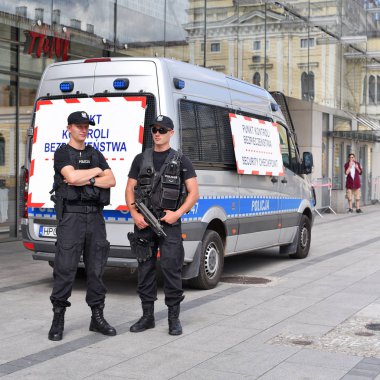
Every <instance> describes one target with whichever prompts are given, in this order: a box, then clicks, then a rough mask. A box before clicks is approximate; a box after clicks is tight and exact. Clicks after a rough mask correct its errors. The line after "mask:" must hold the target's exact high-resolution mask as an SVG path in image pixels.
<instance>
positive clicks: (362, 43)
mask: <svg viewBox="0 0 380 380" xmlns="http://www.w3.org/2000/svg"><path fill="white" fill-rule="evenodd" d="M379 20H380V1H378V0H335V1H328V0H304V1H301V0H290V1H272V0H138V1H137V0H101V1H100V0H83V1H74V0H65V1H63V0H28V1H26V0H16V1H7V0H5V1H2V2H0V53H1V54H0V109H1V113H0V241H1V240H3V241H4V240H7V239H14V238H17V237H18V234H19V223H20V209H19V204H20V200H21V197H22V196H23V194H22V191H19V190H18V189H19V185H20V178H19V174H20V171H21V168H22V165H23V163H24V160H25V142H26V136H27V134H28V128H29V126H30V123H31V119H32V116H33V103H34V100H35V95H36V91H37V88H38V83H39V80H40V77H41V74H42V72H43V70H44V69H45V68H46V66H47V65H49V64H50V63H53V62H56V61H64V60H72V59H82V58H92V57H101V56H106V57H116V56H145V57H147V56H164V57H169V58H174V59H177V60H181V61H185V62H190V63H193V64H197V65H201V66H206V67H209V68H211V69H213V70H217V71H220V72H224V73H226V74H230V75H233V76H235V77H238V78H241V79H244V80H246V81H248V82H251V83H255V84H257V85H259V86H262V87H265V88H266V89H268V90H269V91H281V92H283V93H284V94H285V95H286V96H287V98H288V102H289V105H290V108H291V114H292V117H293V122H294V124H295V127H296V130H297V133H298V135H299V144H300V147H301V150H311V151H312V152H313V153H314V157H315V162H314V165H315V170H314V173H313V177H312V180H313V179H320V178H331V181H332V186H333V207H334V208H336V209H337V210H338V211H343V210H344V208H345V201H344V173H343V170H342V167H343V165H344V162H345V158H346V156H347V154H348V153H349V152H351V151H354V152H355V153H356V155H357V157H358V158H359V160H360V161H361V163H362V165H363V167H364V169H365V175H364V176H363V190H364V203H369V202H372V201H374V200H377V198H378V197H379V194H377V189H378V187H379V183H378V182H379V179H380V169H377V168H376V165H374V164H373V163H374V162H376V160H377V159H379V158H380V157H379V156H380V153H379V147H378V145H379V144H378V143H377V142H378V141H379V130H380V124H379V121H378V120H380V108H379V105H380V31H379V25H380V24H379V22H380V21H379ZM52 123H54V121H52ZM48 190H49V189H47V191H48ZM323 202H325V203H326V200H324V199H322V198H321V199H320V204H322V205H323Z"/></svg>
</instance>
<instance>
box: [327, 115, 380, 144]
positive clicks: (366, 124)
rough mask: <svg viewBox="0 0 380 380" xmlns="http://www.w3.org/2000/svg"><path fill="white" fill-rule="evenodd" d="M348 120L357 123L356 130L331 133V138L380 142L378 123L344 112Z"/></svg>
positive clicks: (362, 116)
mask: <svg viewBox="0 0 380 380" xmlns="http://www.w3.org/2000/svg"><path fill="white" fill-rule="evenodd" d="M345 112H346V114H347V115H348V116H349V117H350V119H353V120H356V121H357V127H358V129H357V130H355V131H332V132H330V133H329V135H330V136H332V137H340V138H344V139H350V140H358V141H372V142H380V122H379V120H375V119H371V118H370V117H368V116H365V115H361V114H356V113H354V112H349V111H345Z"/></svg>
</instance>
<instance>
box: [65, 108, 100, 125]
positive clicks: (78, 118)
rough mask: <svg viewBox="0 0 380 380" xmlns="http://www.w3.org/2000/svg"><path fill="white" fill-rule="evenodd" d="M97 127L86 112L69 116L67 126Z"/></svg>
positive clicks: (77, 112) (78, 112)
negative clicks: (83, 125)
mask: <svg viewBox="0 0 380 380" xmlns="http://www.w3.org/2000/svg"><path fill="white" fill-rule="evenodd" d="M85 123H88V124H90V125H95V121H93V120H91V119H90V117H89V116H88V113H87V112H85V111H76V112H73V113H71V114H70V115H69V117H68V118H67V124H69V125H70V124H85Z"/></svg>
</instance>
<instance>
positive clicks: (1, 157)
mask: <svg viewBox="0 0 380 380" xmlns="http://www.w3.org/2000/svg"><path fill="white" fill-rule="evenodd" d="M4 165H5V139H4V137H3V135H2V134H1V133H0V166H4Z"/></svg>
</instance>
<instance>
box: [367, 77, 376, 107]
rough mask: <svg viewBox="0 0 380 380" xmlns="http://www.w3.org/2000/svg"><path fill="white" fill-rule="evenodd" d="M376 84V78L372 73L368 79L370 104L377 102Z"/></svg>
mask: <svg viewBox="0 0 380 380" xmlns="http://www.w3.org/2000/svg"><path fill="white" fill-rule="evenodd" d="M375 85H376V80H375V77H374V76H373V75H370V77H369V80H368V101H369V104H375V99H376V97H375Z"/></svg>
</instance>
